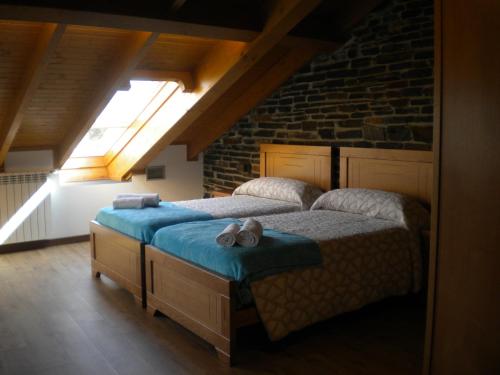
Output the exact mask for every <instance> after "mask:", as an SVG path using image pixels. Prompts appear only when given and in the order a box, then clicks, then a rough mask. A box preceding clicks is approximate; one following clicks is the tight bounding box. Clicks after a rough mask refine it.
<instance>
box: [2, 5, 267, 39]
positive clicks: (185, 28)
mask: <svg viewBox="0 0 500 375" xmlns="http://www.w3.org/2000/svg"><path fill="white" fill-rule="evenodd" d="M0 19H5V20H17V21H33V22H54V23H64V24H68V25H79V26H93V27H108V28H115V29H126V30H137V31H149V32H153V33H162V34H172V35H183V36H191V37H199V38H206V39H219V40H232V41H241V42H249V41H251V40H253V39H255V38H256V37H257V36H258V35H259V33H258V32H257V31H253V30H243V29H234V28H228V27H220V26H211V25H202V24H195V23H188V22H179V21H170V20H161V19H154V18H146V17H134V16H125V15H118V14H106V13H97V12H87V11H79V10H69V9H57V8H45V7H35V6H22V5H4V4H1V5H0Z"/></svg>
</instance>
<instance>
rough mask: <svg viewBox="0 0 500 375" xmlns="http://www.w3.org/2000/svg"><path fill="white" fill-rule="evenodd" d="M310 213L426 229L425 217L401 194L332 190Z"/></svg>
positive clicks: (421, 210)
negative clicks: (358, 216) (326, 212)
mask: <svg viewBox="0 0 500 375" xmlns="http://www.w3.org/2000/svg"><path fill="white" fill-rule="evenodd" d="M311 210H332V211H343V212H350V213H355V214H361V215H365V216H370V217H376V218H379V219H386V220H391V221H396V222H399V223H402V224H406V225H407V226H409V227H415V226H417V227H418V228H420V229H424V228H428V227H429V221H430V218H429V213H428V212H427V210H426V209H425V208H423V207H422V206H421V205H420V204H419V203H418V202H417V201H416V200H414V199H412V198H410V197H408V196H406V195H402V194H398V193H391V192H388V191H382V190H373V189H352V188H348V189H336V190H331V191H328V192H326V193H325V194H323V195H322V196H321V197H319V198H318V199H317V200H316V202H314V204H313V205H312V207H311Z"/></svg>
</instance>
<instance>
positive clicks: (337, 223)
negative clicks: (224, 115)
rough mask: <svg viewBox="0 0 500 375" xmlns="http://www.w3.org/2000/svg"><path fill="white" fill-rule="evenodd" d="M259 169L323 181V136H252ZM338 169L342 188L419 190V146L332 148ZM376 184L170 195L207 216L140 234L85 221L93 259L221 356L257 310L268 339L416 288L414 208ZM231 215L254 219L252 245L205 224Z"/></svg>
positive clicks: (427, 159)
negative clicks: (244, 203)
mask: <svg viewBox="0 0 500 375" xmlns="http://www.w3.org/2000/svg"><path fill="white" fill-rule="evenodd" d="M261 175H262V176H274V177H289V178H295V179H299V180H303V181H306V182H308V183H310V184H313V185H315V186H319V187H321V188H322V189H323V190H325V191H328V190H330V181H331V155H330V148H327V147H310V146H279V145H262V148H261ZM339 175H340V187H341V188H348V187H349V188H366V189H380V190H386V191H392V192H399V193H404V194H406V195H409V196H413V197H415V198H417V199H419V200H420V201H422V202H424V203H428V202H430V192H431V184H432V179H431V176H432V164H431V153H429V152H418V151H394V150H371V149H370V150H368V149H356V148H341V149H340V171H339ZM384 194H386V193H382V192H373V191H372V190H357V189H347V190H334V191H331V192H329V193H326V194H324V195H323V196H321V198H319V199H318V200H317V201H316V203H315V204H314V205H313V207H312V210H302V209H303V208H304V207H297V206H300V205H295V206H293V205H289V204H283V205H280V202H273V203H272V204H271V203H270V202H268V203H269V204H270V205H271V206H272V205H275V206H274V207H270V206H267V205H265V204H264V205H262V206H263V208H262V207H261V206H260V205H259V204H258V203H257V202H254V203H251V204H250V206H252V205H253V207H252V210H253V211H250V210H246V209H240V210H232V209H229V208H228V207H230V206H231V202H235V201H236V200H238V199H240V200H241V199H242V198H241V197H240V198H238V195H237V196H234V197H230V198H216V199H209V200H205V201H204V202H198V203H193V202H196V201H192V202H191V203H184V202H180V205H181V206H182V205H183V204H186V206H182V207H186V208H189V209H193V208H195V209H196V210H195V211H196V212H203V213H209V212H210V214H209V216H208V219H207V218H206V217H201V219H200V220H198V221H191V222H189V223H187V222H186V221H180V222H179V223H178V224H177V225H170V224H175V223H167V224H166V225H162V224H163V223H161V224H159V225H160V226H159V227H157V228H155V229H154V233H153V235H152V236H151V237H148V238H139V239H133V238H131V236H130V235H128V236H127V235H124V234H122V233H119V232H117V231H116V230H113V229H110V228H108V227H106V226H104V225H102V223H101V224H99V223H98V222H92V223H91V235H92V237H91V238H92V241H91V247H92V269H93V272H94V273H95V274H96V275H98V274H99V273H100V272H102V273H104V274H106V275H107V276H109V277H110V278H112V279H113V280H115V281H116V282H118V283H119V284H120V285H122V286H124V287H125V288H127V289H129V290H130V291H131V292H132V293H133V294H134V295H135V296H136V298H137V299H138V300H141V301H142V303H143V304H144V306H147V308H148V310H149V311H151V312H155V311H160V312H162V313H164V314H165V315H167V316H169V317H170V318H172V319H173V320H175V321H177V322H179V323H180V324H182V325H183V326H185V327H186V328H188V329H190V330H191V331H193V332H194V333H196V334H197V335H199V336H201V337H202V338H204V339H205V340H206V341H208V342H209V343H211V344H212V345H214V347H215V348H216V350H217V353H218V354H219V357H220V358H221V359H222V360H224V361H225V362H228V363H230V362H231V360H232V356H233V353H234V346H235V344H234V343H235V336H236V332H237V329H238V328H239V327H241V326H244V325H248V324H253V323H256V322H259V321H260V322H262V323H263V324H264V327H265V328H266V330H267V332H268V334H269V336H270V338H271V339H273V340H276V339H280V338H282V337H284V336H286V335H287V334H288V333H289V332H291V331H294V330H298V329H301V328H303V327H305V326H307V325H310V324H313V323H315V322H318V321H321V320H324V319H328V318H330V317H332V316H335V315H337V314H340V313H342V312H346V311H351V310H354V309H357V308H359V307H361V306H364V305H366V304H368V303H370V302H374V301H378V300H380V299H383V298H385V297H388V296H393V295H401V294H406V293H408V292H410V291H412V290H417V289H418V288H419V285H420V282H421V280H420V277H421V257H420V254H419V251H420V248H419V244H418V230H419V229H420V228H421V227H422V226H423V225H425V218H424V216H425V215H424V214H423V213H422V212H423V211H422V210H421V207H420V206H418V205H414V204H412V202H413V201H408V202H407V201H406V200H401V199H399V200H398V199H397V198H395V197H394V196H392V195H390V194H386V195H384ZM243 197H245V195H243ZM244 199H247V198H244ZM260 199H268V198H260ZM223 200H224V203H223V206H224V207H226V209H227V210H226V211H225V212H224V213H220V212H217V210H216V209H214V208H213V207H212V206H211V205H213V206H219V205H220V203H219V202H222V201H223ZM250 201H252V199H250ZM176 203H179V202H176ZM281 203H283V202H281ZM208 206H210V207H211V208H207V207H208ZM417 206H418V207H417ZM247 208H248V207H247ZM267 208H270V210H269V211H267ZM210 209H212V211H210ZM224 217H232V218H233V219H222V218H224ZM238 217H239V218H245V217H255V218H256V219H257V220H259V221H260V222H261V223H262V224H263V226H264V228H265V236H264V239H265V240H266V241H267V242H265V241H264V243H263V244H262V246H260V247H259V248H257V249H255V250H253V251H248V249H245V248H235V249H230V250H227V249H222V248H218V247H217V246H216V245H214V238H215V234H216V233H217V232H218V231H220V229H221V228H223V226H224V225H227V223H229V222H237V219H234V218H238ZM209 219H215V220H209ZM187 221H189V220H187ZM283 236H285V237H283ZM146 241H147V242H148V244H146ZM284 253H286V256H283V254H284Z"/></svg>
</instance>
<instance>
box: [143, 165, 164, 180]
mask: <svg viewBox="0 0 500 375" xmlns="http://www.w3.org/2000/svg"><path fill="white" fill-rule="evenodd" d="M164 179H165V166H164V165H154V166H151V167H147V168H146V180H164Z"/></svg>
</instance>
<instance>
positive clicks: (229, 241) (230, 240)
mask: <svg viewBox="0 0 500 375" xmlns="http://www.w3.org/2000/svg"><path fill="white" fill-rule="evenodd" d="M239 230H240V226H239V225H238V224H235V223H232V224H229V225H228V226H227V227H226V228H224V230H223V231H222V232H220V233H219V234H218V235H217V237H216V238H215V242H217V243H218V244H219V245H220V246H224V247H231V246H234V244H235V243H236V235H237V234H238V232H239Z"/></svg>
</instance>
